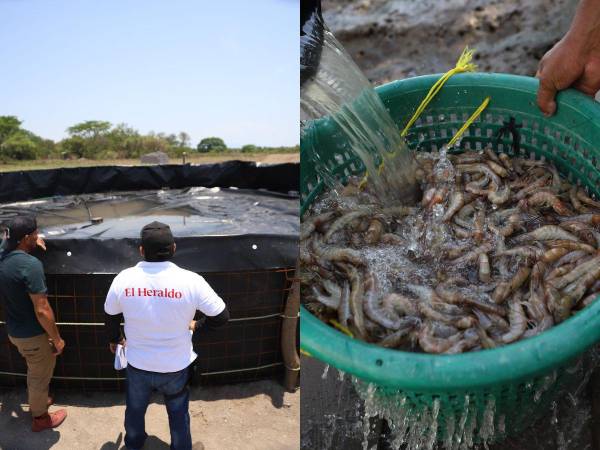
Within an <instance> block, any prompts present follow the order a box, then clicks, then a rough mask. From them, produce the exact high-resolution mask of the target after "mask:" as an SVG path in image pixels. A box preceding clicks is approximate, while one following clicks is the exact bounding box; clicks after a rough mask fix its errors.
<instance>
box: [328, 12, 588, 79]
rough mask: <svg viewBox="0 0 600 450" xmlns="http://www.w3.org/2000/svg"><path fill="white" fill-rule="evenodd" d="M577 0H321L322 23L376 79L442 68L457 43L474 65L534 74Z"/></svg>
mask: <svg viewBox="0 0 600 450" xmlns="http://www.w3.org/2000/svg"><path fill="white" fill-rule="evenodd" d="M577 4H578V1H577V0H443V1H439V0H420V1H414V0H323V17H324V19H325V22H326V23H327V25H328V26H329V28H330V29H331V30H332V32H333V33H334V34H335V36H336V37H337V38H338V40H339V41H340V42H341V43H342V44H343V45H344V47H345V48H346V50H348V52H349V53H350V55H351V56H352V58H354V60H355V61H356V63H357V64H358V66H359V67H360V68H361V69H362V70H363V71H364V72H365V73H366V75H367V77H368V78H369V79H370V80H371V81H372V82H373V83H374V84H376V85H378V84H382V83H385V82H388V81H392V80H397V79H403V78H408V77H414V76H417V75H425V74H431V73H439V72H445V71H447V70H448V69H450V68H451V67H454V64H455V63H456V60H457V58H458V56H459V55H460V53H461V52H462V50H463V48H464V47H465V46H466V45H469V46H470V47H471V48H475V49H476V53H475V62H476V63H477V64H478V66H479V70H480V71H484V72H505V73H512V74H519V75H530V76H532V75H534V74H535V72H536V69H537V64H538V61H539V60H540V58H541V57H542V56H543V55H544V53H545V52H546V51H547V50H548V49H550V48H551V47H552V46H553V45H554V43H556V42H557V41H558V40H560V39H561V38H562V36H563V35H564V33H565V32H566V31H567V29H568V27H569V24H570V22H571V18H572V17H573V14H574V12H575V7H576V6H577Z"/></svg>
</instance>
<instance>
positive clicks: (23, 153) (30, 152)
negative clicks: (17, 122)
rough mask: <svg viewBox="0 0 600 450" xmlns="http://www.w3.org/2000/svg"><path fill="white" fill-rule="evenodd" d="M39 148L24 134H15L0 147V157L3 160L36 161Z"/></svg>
mask: <svg viewBox="0 0 600 450" xmlns="http://www.w3.org/2000/svg"><path fill="white" fill-rule="evenodd" d="M36 150H37V147H36V145H35V142H33V141H32V140H31V139H30V138H29V136H27V135H25V134H24V133H13V134H11V135H10V136H9V137H7V138H6V139H5V140H4V142H2V144H1V145H0V157H2V158H3V159H17V160H24V159H35V158H36V156H37V155H36Z"/></svg>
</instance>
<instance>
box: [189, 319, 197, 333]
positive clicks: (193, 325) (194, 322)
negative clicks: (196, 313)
mask: <svg viewBox="0 0 600 450" xmlns="http://www.w3.org/2000/svg"><path fill="white" fill-rule="evenodd" d="M189 328H190V331H194V330H195V329H196V321H195V320H192V321H191V322H190V326H189Z"/></svg>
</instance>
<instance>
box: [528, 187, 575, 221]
mask: <svg viewBox="0 0 600 450" xmlns="http://www.w3.org/2000/svg"><path fill="white" fill-rule="evenodd" d="M519 207H520V208H521V209H522V210H526V209H527V208H531V207H534V208H535V207H543V208H552V209H553V210H554V211H556V213H557V214H559V215H561V216H568V215H572V214H573V213H572V212H571V210H570V209H569V208H567V206H566V205H565V204H564V203H563V202H562V201H561V200H560V199H559V198H558V197H557V196H556V195H555V194H554V193H552V192H549V191H539V192H536V193H535V194H533V195H532V196H531V197H528V198H527V199H522V200H520V201H519Z"/></svg>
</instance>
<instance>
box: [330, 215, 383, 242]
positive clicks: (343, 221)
mask: <svg viewBox="0 0 600 450" xmlns="http://www.w3.org/2000/svg"><path fill="white" fill-rule="evenodd" d="M371 214H372V212H371V211H370V210H368V209H364V210H359V211H351V212H347V213H346V214H344V215H343V216H341V217H339V218H338V219H336V220H335V222H333V223H332V224H331V226H330V227H329V229H328V230H327V233H325V236H324V238H323V241H324V242H325V243H329V241H330V240H331V237H332V236H333V235H334V234H335V233H336V232H338V231H340V230H342V229H344V228H345V227H347V226H348V225H349V224H351V223H352V222H354V221H355V220H357V219H362V218H363V217H365V216H368V215H371Z"/></svg>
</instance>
